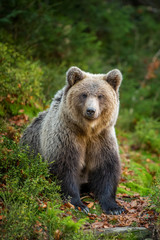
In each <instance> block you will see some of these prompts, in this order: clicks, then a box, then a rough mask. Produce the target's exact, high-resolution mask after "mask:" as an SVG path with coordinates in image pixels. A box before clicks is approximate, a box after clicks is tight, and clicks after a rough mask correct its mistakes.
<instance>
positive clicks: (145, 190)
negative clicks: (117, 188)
mask: <svg viewBox="0 0 160 240" xmlns="http://www.w3.org/2000/svg"><path fill="white" fill-rule="evenodd" d="M126 186H127V187H128V188H130V189H131V191H132V192H135V193H139V194H140V195H141V196H146V195H149V194H150V193H151V189H150V188H146V187H143V186H141V185H140V184H137V183H134V182H128V183H126ZM129 194H131V193H129Z"/></svg>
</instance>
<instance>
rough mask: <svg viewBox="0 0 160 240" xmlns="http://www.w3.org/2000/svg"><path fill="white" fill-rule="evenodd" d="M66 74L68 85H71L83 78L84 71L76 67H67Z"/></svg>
mask: <svg viewBox="0 0 160 240" xmlns="http://www.w3.org/2000/svg"><path fill="white" fill-rule="evenodd" d="M66 75H67V83H68V84H69V86H73V85H74V84H75V83H77V82H78V81H80V80H82V79H83V78H84V73H83V72H82V70H81V69H79V68H78V67H71V68H69V69H68V71H67V73H66Z"/></svg>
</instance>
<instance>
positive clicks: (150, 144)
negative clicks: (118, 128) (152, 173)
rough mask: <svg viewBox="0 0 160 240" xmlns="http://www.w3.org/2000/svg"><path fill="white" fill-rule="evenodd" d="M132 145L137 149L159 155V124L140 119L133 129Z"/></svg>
mask: <svg viewBox="0 0 160 240" xmlns="http://www.w3.org/2000/svg"><path fill="white" fill-rule="evenodd" d="M134 140H135V142H134V144H137V146H138V147H139V148H143V149H147V150H150V151H152V152H155V153H158V154H159V153H160V148H159V146H160V123H159V121H157V120H156V119H142V120H140V121H139V122H138V123H137V125H136V129H135V134H134Z"/></svg>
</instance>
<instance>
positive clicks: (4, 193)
mask: <svg viewBox="0 0 160 240" xmlns="http://www.w3.org/2000/svg"><path fill="white" fill-rule="evenodd" d="M2 139H3V141H1V142H2V144H1V146H0V180H1V183H2V184H3V188H1V189H0V199H1V201H2V202H1V206H2V207H3V208H2V210H1V216H3V218H2V224H1V231H0V235H1V238H2V239H7V240H8V239H9V240H11V239H22V238H23V239H24V238H29V239H44V238H45V237H47V238H48V237H49V239H54V236H55V235H56V234H57V233H56V231H58V232H59V234H60V235H61V236H62V237H65V236H66V237H67V236H68V237H70V239H71V238H72V235H74V234H76V233H77V232H78V230H79V228H80V226H81V225H82V223H83V222H84V221H85V220H84V219H81V220H79V221H77V222H74V221H73V220H72V218H71V216H68V217H67V216H66V217H64V213H63V211H61V210H60V206H61V205H62V201H61V199H60V195H59V193H58V192H59V190H60V187H59V186H58V185H57V184H56V183H55V182H54V181H52V180H51V179H50V178H49V172H48V166H47V163H46V162H45V161H42V158H41V156H40V155H38V156H37V157H33V156H31V155H30V156H29V157H28V156H27V154H26V152H24V151H22V150H21V149H19V147H17V145H16V144H15V143H14V142H12V141H10V140H8V139H6V138H4V137H3V138H2ZM77 234H78V233H77Z"/></svg>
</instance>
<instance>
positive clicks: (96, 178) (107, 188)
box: [89, 151, 125, 215]
mask: <svg viewBox="0 0 160 240" xmlns="http://www.w3.org/2000/svg"><path fill="white" fill-rule="evenodd" d="M101 156H102V159H101V163H100V164H99V166H97V167H96V168H94V170H92V171H91V172H90V174H89V185H90V187H91V191H92V192H93V193H94V194H95V196H96V197H97V198H98V200H99V203H100V205H101V207H102V210H103V211H104V212H105V213H107V214H114V215H118V214H121V213H122V212H124V211H125V209H124V208H122V207H120V206H118V205H117V203H116V201H115V197H116V190H117V185H118V181H119V176H120V162H119V157H118V154H117V153H112V152H111V151H107V154H105V152H103V154H101Z"/></svg>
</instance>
